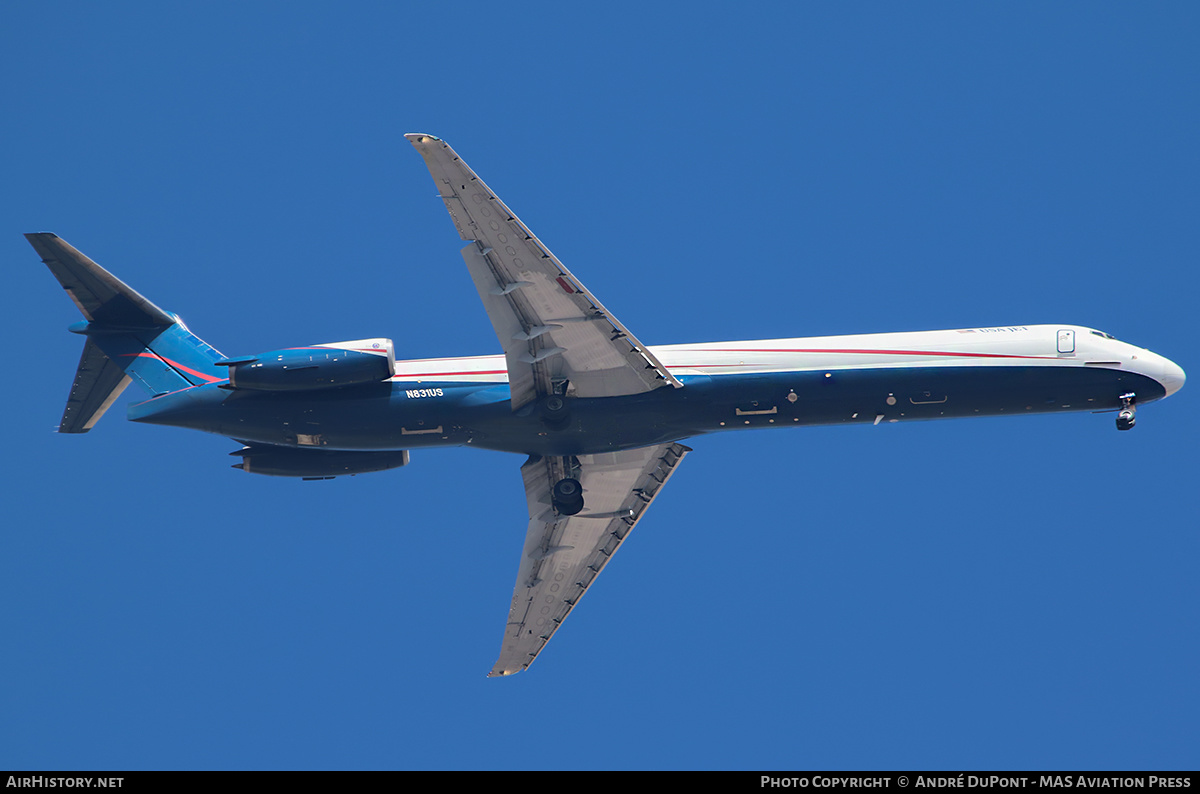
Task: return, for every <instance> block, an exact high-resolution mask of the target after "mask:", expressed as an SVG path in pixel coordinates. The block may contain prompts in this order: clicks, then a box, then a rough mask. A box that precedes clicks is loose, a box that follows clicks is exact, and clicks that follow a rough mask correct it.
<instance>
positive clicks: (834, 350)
mask: <svg viewBox="0 0 1200 794" xmlns="http://www.w3.org/2000/svg"><path fill="white" fill-rule="evenodd" d="M687 352H689V353H849V354H852V355H853V354H857V355H864V356H872V355H873V356H951V357H955V356H957V357H962V358H1031V359H1037V360H1040V361H1057V360H1058V357H1057V356H1020V355H1017V354H1015V353H952V352H949V351H941V350H856V349H853V348H836V347H831V348H817V347H814V348H796V349H791V350H784V349H777V348H737V347H732V348H717V349H709V348H699V349H688V351H687ZM701 366H712V365H711V364H709V365H701Z"/></svg>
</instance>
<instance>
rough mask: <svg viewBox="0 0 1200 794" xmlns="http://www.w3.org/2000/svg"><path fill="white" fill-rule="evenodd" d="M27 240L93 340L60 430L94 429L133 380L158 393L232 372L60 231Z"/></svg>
mask: <svg viewBox="0 0 1200 794" xmlns="http://www.w3.org/2000/svg"><path fill="white" fill-rule="evenodd" d="M25 238H26V239H27V240H29V243H30V245H32V246H33V248H34V250H36V251H37V252H38V254H39V255H40V256H41V258H42V261H43V262H44V263H45V264H46V266H47V267H48V268H50V272H51V273H52V274H54V277H55V278H56V279H58V282H59V283H60V284H62V286H63V289H64V290H65V291H66V293H67V296H68V297H70V298H71V301H72V302H73V303H74V304H75V306H76V307H77V308H78V309H79V311H80V313H81V314H83V317H84V319H85V320H86V321H87V322H83V323H78V324H76V325H73V326H71V330H72V331H73V332H75V333H78V334H83V335H84V336H86V337H87V341H86V342H85V344H84V346H83V355H82V356H80V359H79V366H78V368H77V369H76V371H75V381H74V383H73V384H72V386H71V394H70V396H69V397H68V398H67V407H66V409H65V410H64V411H63V417H62V422H61V423H60V425H59V432H60V433H86V432H87V431H88V430H91V429H92V426H93V425H95V424H96V422H97V421H99V419H100V417H101V416H103V415H104V412H105V411H106V410H108V407H109V406H110V405H112V404H113V402H114V401H115V400H116V399H117V397H119V396H120V395H121V392H122V391H124V390H125V387H126V386H128V385H129V384H130V383H133V382H136V383H137V384H138V385H139V386H141V387H142V388H143V389H145V390H146V391H147V392H148V393H150V394H151V395H155V394H165V393H167V392H172V391H178V390H179V389H186V388H188V387H190V386H198V385H202V384H205V383H215V382H218V381H222V380H225V379H226V377H227V374H226V372H225V371H224V370H222V369H221V368H220V367H217V366H215V365H214V364H213V362H215V361H218V360H220V359H222V358H224V357H223V356H222V355H221V354H220V353H218V352H217V351H216V350H213V348H212V347H211V346H209V345H208V344H207V343H205V342H204V341H202V340H201V339H199V338H198V337H196V336H195V335H194V334H192V332H191V331H189V330H188V329H187V328H186V327H185V326H184V325H183V323H181V322H180V321H179V318H178V317H176V316H175V315H173V314H170V313H168V312H165V311H163V310H162V309H160V308H158V307H157V306H155V305H154V304H153V303H151V302H150V301H149V300H147V299H146V298H144V297H142V295H140V294H139V293H138V292H137V291H136V290H134V289H133V288H132V287H130V286H129V285H128V284H126V283H124V282H123V281H121V280H120V279H118V278H117V277H116V276H114V275H113V274H112V273H109V272H108V271H107V270H105V269H104V268H102V267H100V266H99V265H97V264H96V263H95V262H93V261H92V260H91V259H89V258H88V257H86V256H84V255H83V254H82V253H80V252H79V251H78V250H76V249H75V248H74V247H72V246H71V245H70V244H68V243H67V242H66V241H64V240H62V239H60V238H59V237H58V236H57V235H54V234H50V233H48V232H41V233H37V234H27V235H25Z"/></svg>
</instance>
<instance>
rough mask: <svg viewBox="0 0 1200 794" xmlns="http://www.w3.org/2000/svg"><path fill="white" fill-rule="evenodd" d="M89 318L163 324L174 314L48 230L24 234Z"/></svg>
mask: <svg viewBox="0 0 1200 794" xmlns="http://www.w3.org/2000/svg"><path fill="white" fill-rule="evenodd" d="M25 239H26V240H28V241H29V244H30V245H32V246H33V248H34V250H35V251H37V252H38V256H40V257H41V258H42V261H43V262H45V263H46V267H48V268H50V272H51V273H53V274H54V277H55V278H56V279H58V282H59V283H60V284H62V285H63V289H65V290H66V291H67V294H68V295H69V296H70V297H71V300H73V301H74V302H75V305H76V306H78V307H79V311H80V312H82V313H83V316H84V317H85V318H87V320H88V322H90V323H94V324H96V325H99V326H109V327H115V328H154V327H165V326H168V325H171V324H172V323H174V322H175V318H173V317H171V316H170V315H169V314H167V313H166V312H164V311H163V310H162V309H160V308H158V307H157V306H155V305H154V304H153V303H151V302H150V301H148V300H146V299H145V298H143V297H142V296H141V295H139V294H138V293H137V291H136V290H134V289H133V288H131V287H130V286H129V285H128V284H125V283H123V282H122V281H120V280H119V279H118V278H116V277H115V276H114V275H113V274H112V273H109V272H108V271H107V270H105V269H104V268H102V267H100V266H99V265H97V264H96V263H95V262H93V261H92V260H90V259H88V258H87V257H86V256H84V255H83V254H81V253H80V252H79V251H77V250H75V248H74V247H72V246H71V245H70V244H69V243H67V242H66V241H64V240H61V239H59V237H58V235H56V234H51V233H49V232H38V233H35V234H27V235H25Z"/></svg>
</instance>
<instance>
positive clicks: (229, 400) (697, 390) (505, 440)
mask: <svg viewBox="0 0 1200 794" xmlns="http://www.w3.org/2000/svg"><path fill="white" fill-rule="evenodd" d="M650 349H651V351H652V352H653V354H654V355H655V356H657V357H658V358H659V360H661V361H662V362H663V364H664V365H665V366H666V367H667V368H668V369H669V370H670V371H671V373H672V374H673V375H675V376H676V377H677V378H678V379H679V380H680V381H681V382H683V383H684V384H685V388H683V389H657V390H654V391H650V392H646V393H643V394H637V395H628V396H622V397H608V398H599V399H574V398H572V397H571V395H570V390H569V388H568V391H567V397H568V399H567V402H568V418H567V422H566V424H565V425H559V426H557V427H554V428H551V427H548V426H546V423H545V422H544V420H543V418H542V416H541V415H540V414H539V411H538V410H537V406H536V405H535V404H532V403H531V404H529V405H526V406H524V407H523V408H521V409H519V410H517V411H516V412H514V411H513V410H512V408H511V404H510V400H509V388H508V384H507V377H506V369H505V359H504V357H503V356H481V357H470V358H448V359H423V360H412V361H397V362H396V375H395V377H393V378H392V379H391V380H390V381H385V382H382V383H377V384H370V385H359V386H348V387H344V388H338V389H328V390H317V391H296V392H270V391H257V390H237V389H234V390H230V389H229V388H228V382H227V381H220V382H213V383H208V384H205V385H202V386H195V387H192V388H189V389H184V390H182V391H178V392H174V393H172V394H167V395H162V396H159V397H155V398H153V399H151V400H148V401H146V402H144V403H140V404H138V405H135V406H132V407H131V408H130V419H132V420H134V421H141V422H149V423H154V424H167V425H176V426H181V427H188V428H193V429H198V430H203V431H207V432H211V433H218V434H220V435H224V436H230V437H233V438H237V439H239V440H245V441H254V442H260V443H266V444H276V445H283V446H295V447H317V448H324V449H329V450H396V449H413V448H417V447H434V446H477V447H483V448H486V449H495V450H502V451H508V452H520V453H525V454H532V455H580V454H592V453H598V452H606V451H615V450H622V449H633V448H637V447H643V446H647V445H650V444H659V443H663V442H667V441H677V440H680V439H684V438H688V437H691V436H696V435H702V434H705V433H714V432H720V431H725V430H742V429H750V428H767V427H795V426H801V425H829V424H867V425H875V424H880V423H891V422H901V421H912V420H929V419H947V418H954V417H966V416H998V415H1010V414H1026V413H1061V412H1065V411H1116V410H1118V409H1120V408H1121V407H1122V404H1123V403H1122V399H1123V398H1125V399H1126V400H1127V399H1128V395H1134V399H1135V400H1136V402H1137V403H1139V404H1140V403H1146V402H1150V401H1152V400H1157V399H1161V398H1162V397H1165V396H1167V395H1168V394H1171V393H1173V392H1174V391H1175V390H1177V389H1178V388H1179V387H1180V386H1182V384H1183V372H1182V370H1180V369H1179V367H1178V366H1176V365H1175V364H1173V363H1172V362H1170V361H1169V360H1167V359H1165V358H1163V357H1162V356H1159V355H1157V354H1155V353H1152V352H1150V351H1148V350H1145V349H1143V348H1138V347H1135V346H1133V345H1130V344H1127V343H1124V342H1121V341H1119V340H1116V339H1113V338H1111V337H1109V336H1108V335H1106V334H1103V333H1101V332H1098V331H1094V330H1092V329H1089V328H1083V327H1079V326H1068V325H1058V326H1050V325H1042V326H1008V327H996V328H973V329H961V330H952V331H924V332H912V333H893V334H865V335H855V336H837V337H813V338H799V339H774V340H760V341H748V342H720V343H708V344H695V345H668V346H660V347H651V348H650ZM223 387H224V388H223Z"/></svg>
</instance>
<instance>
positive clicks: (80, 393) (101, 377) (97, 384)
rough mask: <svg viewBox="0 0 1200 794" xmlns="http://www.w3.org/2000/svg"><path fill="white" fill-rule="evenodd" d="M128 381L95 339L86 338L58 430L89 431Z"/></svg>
mask: <svg viewBox="0 0 1200 794" xmlns="http://www.w3.org/2000/svg"><path fill="white" fill-rule="evenodd" d="M130 380H131V379H130V377H129V376H128V375H126V374H125V372H124V371H123V370H122V369H121V368H120V367H119V366H117V365H116V364H114V363H113V362H112V360H111V359H110V358H109V357H108V356H106V355H104V351H103V350H101V349H100V348H99V347H98V346H97V345H96V343H95V342H93V341H92V340H91V339H88V340H87V342H86V343H85V344H84V346H83V355H82V356H80V357H79V369H77V370H76V371H75V383H74V384H72V386H71V396H70V397H68V398H67V408H66V410H64V411H63V415H62V422H61V423H59V426H58V432H60V433H86V432H87V431H89V430H91V429H92V426H93V425H94V424H96V422H98V421H100V417H102V416H104V412H105V411H107V410H108V407H109V406H110V405H112V404H113V402H114V401H116V399H117V398H118V397H120V396H121V392H123V391H125V387H126V386H128V385H129V383H130Z"/></svg>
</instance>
